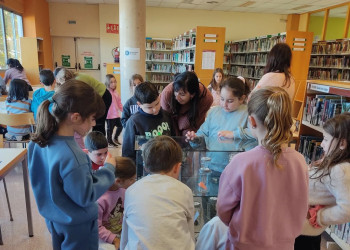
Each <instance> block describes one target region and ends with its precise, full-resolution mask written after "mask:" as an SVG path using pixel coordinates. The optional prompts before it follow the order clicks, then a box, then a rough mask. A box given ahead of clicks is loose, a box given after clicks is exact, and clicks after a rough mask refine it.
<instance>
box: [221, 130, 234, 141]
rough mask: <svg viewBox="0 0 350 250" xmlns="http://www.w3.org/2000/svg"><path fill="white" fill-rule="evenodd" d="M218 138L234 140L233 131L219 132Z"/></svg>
mask: <svg viewBox="0 0 350 250" xmlns="http://www.w3.org/2000/svg"><path fill="white" fill-rule="evenodd" d="M218 137H225V138H228V139H233V132H232V131H219V132H218Z"/></svg>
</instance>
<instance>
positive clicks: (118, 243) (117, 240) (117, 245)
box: [113, 237, 120, 250]
mask: <svg viewBox="0 0 350 250" xmlns="http://www.w3.org/2000/svg"><path fill="white" fill-rule="evenodd" d="M113 244H114V246H115V249H116V250H118V249H119V246H120V239H119V238H117V237H115V238H114V240H113Z"/></svg>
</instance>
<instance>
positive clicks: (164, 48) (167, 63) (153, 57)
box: [146, 37, 173, 92]
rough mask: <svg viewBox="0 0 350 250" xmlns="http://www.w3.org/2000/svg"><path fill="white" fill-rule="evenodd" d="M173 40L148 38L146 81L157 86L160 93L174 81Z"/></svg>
mask: <svg viewBox="0 0 350 250" xmlns="http://www.w3.org/2000/svg"><path fill="white" fill-rule="evenodd" d="M171 49H172V40H171V39H170V38H151V37H147V38H146V81H150V82H152V83H154V84H156V86H157V88H158V90H159V92H161V91H162V90H163V88H164V87H165V86H166V85H167V84H168V83H170V82H172V80H173V73H172V50H171Z"/></svg>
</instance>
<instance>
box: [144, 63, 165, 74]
mask: <svg viewBox="0 0 350 250" xmlns="http://www.w3.org/2000/svg"><path fill="white" fill-rule="evenodd" d="M146 71H156V72H166V73H171V64H159V63H147V64H146Z"/></svg>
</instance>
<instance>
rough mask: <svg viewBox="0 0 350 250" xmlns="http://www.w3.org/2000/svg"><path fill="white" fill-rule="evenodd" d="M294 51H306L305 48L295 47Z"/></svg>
mask: <svg viewBox="0 0 350 250" xmlns="http://www.w3.org/2000/svg"><path fill="white" fill-rule="evenodd" d="M292 50H294V51H305V48H293V49H292Z"/></svg>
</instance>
